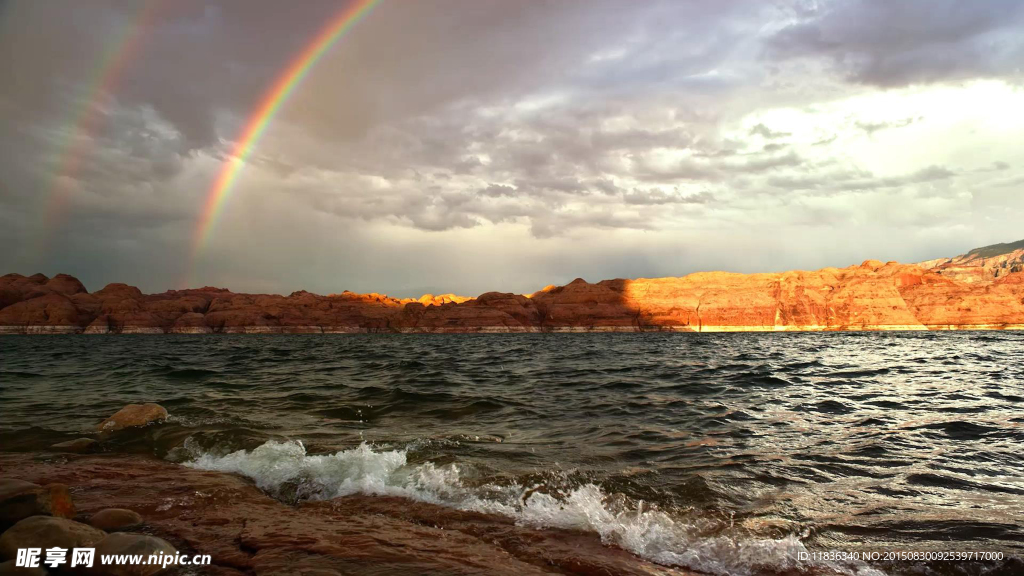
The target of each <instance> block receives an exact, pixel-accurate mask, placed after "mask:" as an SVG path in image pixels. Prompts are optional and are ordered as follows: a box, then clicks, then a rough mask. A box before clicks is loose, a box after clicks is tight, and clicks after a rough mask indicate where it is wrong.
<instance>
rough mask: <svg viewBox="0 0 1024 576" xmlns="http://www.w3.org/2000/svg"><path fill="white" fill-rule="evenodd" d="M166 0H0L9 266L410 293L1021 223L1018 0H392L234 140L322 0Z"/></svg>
mask: <svg viewBox="0 0 1024 576" xmlns="http://www.w3.org/2000/svg"><path fill="white" fill-rule="evenodd" d="M157 4H159V2H158V3H157ZM161 6H162V8H161V9H157V10H154V11H151V12H149V11H141V12H136V11H135V7H133V6H128V5H125V4H124V3H119V2H109V3H107V2H100V3H99V4H93V5H91V6H89V7H86V6H84V5H82V4H81V3H78V2H47V3H39V2H31V1H29V0H15V1H13V2H9V3H7V4H5V5H4V8H2V9H0V50H3V52H4V53H5V54H11V55H14V57H13V58H9V59H5V61H4V62H3V63H2V64H0V74H3V75H4V77H9V78H17V79H18V82H17V83H16V84H13V85H12V86H11V87H9V89H8V90H5V91H4V93H3V95H2V96H0V117H2V119H3V120H4V122H3V123H2V125H3V126H4V128H3V129H2V131H0V145H2V146H3V147H4V150H6V151H8V152H9V153H7V154H4V155H2V157H0V242H3V243H4V245H5V246H10V247H12V249H11V250H8V251H4V252H3V253H2V254H0V270H2V271H8V270H16V271H20V272H22V273H26V274H31V273H34V272H36V271H41V272H45V273H47V274H48V275H53V274H54V273H56V272H59V271H63V272H68V273H72V274H74V275H76V276H77V277H79V278H81V279H82V280H83V281H84V282H85V283H86V284H88V285H90V286H102V285H104V284H106V283H107V282H109V281H111V280H113V279H116V280H119V281H127V282H129V283H132V284H137V285H140V286H141V287H142V288H144V289H146V290H150V291H152V290H162V289H164V288H165V287H167V286H174V285H178V283H179V282H178V281H179V279H180V278H181V277H182V275H183V273H184V272H186V271H187V272H188V273H189V274H191V276H192V278H193V281H192V283H193V284H195V285H203V284H219V285H228V286H230V287H232V288H233V289H235V290H248V291H271V292H283V293H289V292H291V291H293V290H296V289H300V288H302V289H309V290H312V291H316V292H319V293H332V292H340V291H342V290H344V289H351V290H354V291H358V292H387V293H389V294H392V295H395V296H399V297H410V296H412V297H418V296H419V295H420V294H423V293H428V292H429V293H433V294H443V293H449V292H454V293H460V294H479V293H481V292H484V291H487V290H494V289H500V290H511V291H516V292H531V291H533V290H535V289H536V287H537V286H542V285H545V284H548V283H552V282H554V283H556V284H564V283H566V282H568V281H570V280H571V279H572V278H574V277H578V276H582V277H586V278H589V279H592V280H596V279H600V278H615V277H659V276H680V275H683V274H686V273H689V272H693V271H697V270H730V271H742V272H757V271H779V270H787V269H816V268H820V267H823V266H827V265H837V266H845V265H848V264H852V263H855V262H860V261H861V260H863V259H864V258H867V257H874V258H878V259H880V260H882V261H888V260H899V261H904V262H912V261H919V260H925V259H929V258H934V257H938V256H942V255H949V254H958V253H962V252H963V251H964V249H966V248H968V247H970V246H980V245H985V244H989V243H994V242H998V241H1006V240H1008V239H1016V238H1017V236H1019V222H1020V221H1021V216H1024V196H1021V195H1020V194H1017V193H1016V190H1018V189H1019V186H1020V184H1021V183H1022V182H1024V172H1022V170H1024V169H1022V168H1021V167H1020V166H1019V165H1018V164H1019V162H1017V161H1016V158H1017V156H1018V154H1017V153H1016V149H1017V147H1018V143H1017V142H1016V140H1017V138H1016V137H1017V135H1019V134H1020V133H1021V129H1022V128H1024V126H1022V124H1024V115H1022V114H1021V113H1020V110H1022V109H1024V91H1022V89H1021V79H1022V77H1021V70H1020V62H1021V59H1020V54H1022V53H1024V45H1022V42H1024V41H1022V40H1021V36H1020V35H1019V33H1018V31H1019V29H1020V25H1021V24H1022V23H1024V8H1022V7H1021V6H1020V5H1018V4H1017V3H986V2H980V3H974V4H971V5H969V6H967V5H962V4H957V5H956V7H954V5H953V4H947V3H942V2H940V3H939V5H938V6H937V5H936V4H935V3H934V2H929V1H925V0H918V1H908V2H901V3H898V4H894V3H886V2H872V1H868V0H863V1H833V2H805V1H801V0H794V1H792V2H788V1H787V2H782V3H770V4H769V3H763V2H754V1H752V0H740V1H738V2H729V3H679V2H657V1H653V0H652V1H650V2H646V1H645V2H637V3H629V4H628V5H627V4H623V3H621V2H611V1H609V2H604V1H597V2H574V1H570V2H563V3H558V4H557V5H536V6H531V7H529V8H528V9H523V8H522V7H520V6H513V5H511V4H509V3H506V2H500V1H484V2H474V3H472V5H471V6H470V5H467V4H466V3H463V2H458V1H447V0H436V1H431V2H421V3H416V5H415V6H412V7H410V6H402V5H400V4H399V3H389V2H386V1H385V2H381V3H380V5H379V6H377V7H376V8H375V9H374V10H373V11H372V12H371V13H369V14H368V15H367V16H366V17H365V18H364V19H363V20H361V21H360V23H359V24H358V26H356V27H354V28H353V29H352V30H351V31H350V32H348V33H347V35H346V36H345V37H344V38H343V39H342V40H339V41H338V42H337V43H336V44H335V45H333V46H332V47H331V49H330V50H329V51H328V52H327V53H326V55H325V56H324V57H323V58H322V59H320V60H319V61H317V62H316V65H315V66H313V67H311V68H310V70H309V73H308V74H307V75H306V76H305V77H304V80H302V81H301V82H299V83H297V84H296V86H295V89H294V91H292V92H291V95H290V97H289V98H287V99H285V100H283V101H282V104H281V106H280V108H279V109H278V111H277V112H276V113H275V115H273V117H272V118H269V119H268V123H267V125H266V129H265V131H264V132H263V133H262V138H261V139H260V140H259V142H258V146H256V147H255V148H254V149H253V150H252V151H251V153H247V154H246V159H245V161H244V162H242V161H241V160H239V159H238V157H237V156H235V155H234V154H235V152H233V151H235V150H236V148H237V144H238V142H239V141H240V139H242V138H243V137H244V133H245V130H244V128H245V127H246V126H250V125H252V122H251V121H252V119H253V117H254V114H255V113H256V110H257V109H258V108H259V105H260V103H261V102H262V99H263V98H264V96H265V95H266V93H267V91H268V89H269V88H270V87H271V86H273V85H274V82H275V81H278V80H279V79H280V78H281V76H282V72H283V71H284V70H286V69H287V68H288V65H289V63H291V62H292V61H293V60H294V58H295V55H296V54H298V53H300V52H301V51H302V50H303V49H304V48H305V47H307V46H308V45H309V43H310V41H311V40H312V39H313V38H314V37H315V36H316V34H317V31H318V30H319V29H320V28H321V27H322V26H323V24H324V22H325V21H327V20H328V19H329V17H330V16H331V15H332V14H333V13H334V12H335V11H336V10H337V9H338V5H337V3H335V2H327V1H320V0H314V1H311V2H307V3H305V4H304V5H303V6H302V7H300V8H297V9H295V10H290V11H288V13H287V14H282V11H281V9H280V6H279V4H278V3H276V2H269V1H264V0H257V1H253V2H247V3H245V6H244V7H242V6H241V5H235V4H234V3H218V2H210V3H202V4H199V3H195V4H193V3H191V2H178V3H170V2H167V3H165V4H163V5H161ZM954 8H955V9H954ZM453 30H459V31H467V32H466V33H458V34H454V33H452V31H453ZM28 31H32V32H31V33H30V32H28ZM257 38H258V39H259V40H258V41H255V40H254V39H257ZM103 70H116V74H113V73H111V74H107V73H100V72H101V71H103ZM99 80H102V82H100V81H99ZM83 110H88V111H89V112H88V114H86V115H85V116H82V114H81V113H82V111H83ZM80 116H81V117H83V118H88V121H78V120H76V119H77V118H79V117H80ZM68 146H70V147H71V149H73V150H77V151H80V152H81V154H77V155H75V156H74V157H75V161H74V162H62V161H58V160H60V158H62V157H64V156H62V155H63V154H64V152H63V150H65V149H66V148H67V147H68ZM226 163H228V164H231V163H236V164H237V165H238V167H239V170H238V173H237V178H235V179H234V180H233V188H232V193H231V195H230V197H229V198H227V199H226V200H225V201H224V202H223V206H221V207H220V209H219V210H220V211H219V216H218V219H217V222H216V226H214V227H212V228H211V231H210V233H209V234H208V235H207V236H206V238H205V246H204V249H203V250H202V252H201V254H199V256H198V257H194V254H193V252H194V248H193V244H194V238H195V237H196V236H197V234H196V229H197V228H198V227H200V221H201V220H202V214H203V206H204V202H206V201H207V200H208V198H209V196H210V190H211V188H212V187H214V186H215V184H216V182H217V180H218V175H220V174H223V173H224V167H225V164H226ZM55 182H57V183H60V187H59V188H60V189H61V190H66V192H67V193H66V196H67V197H66V198H65V199H64V200H65V201H64V203H63V208H62V209H61V211H60V217H59V218H49V219H47V217H46V212H47V209H48V208H47V206H48V204H49V203H50V199H49V197H50V196H52V190H53V189H54V186H55V185H54V183H55ZM44 222H48V223H46V224H44ZM269 271H272V272H269Z"/></svg>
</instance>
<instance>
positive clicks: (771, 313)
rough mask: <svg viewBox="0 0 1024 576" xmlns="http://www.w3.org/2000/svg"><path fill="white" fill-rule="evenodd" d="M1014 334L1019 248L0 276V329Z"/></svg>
mask: <svg viewBox="0 0 1024 576" xmlns="http://www.w3.org/2000/svg"><path fill="white" fill-rule="evenodd" d="M1021 328H1024V241H1021V242H1017V243H1014V244H999V245H995V246H987V247H985V248H979V249H976V250H972V251H971V252H968V253H967V254H964V255H962V256H957V257H955V258H948V259H940V260H932V261H929V262H922V263H920V264H899V263H897V262H888V263H885V264H883V263H882V262H878V261H875V260H868V261H866V262H864V263H863V264H861V265H859V266H850V267H847V268H824V269H821V270H816V271H791V272H783V273H767V274H736V273H729V272H700V273H696V274H690V275H689V276H684V277H681V278H639V279H636V280H623V279H618V280H604V281H602V282H598V283H596V284H591V283H589V282H586V281H585V280H582V279H576V280H574V281H572V282H570V283H569V284H567V285H565V286H548V287H547V288H544V289H543V290H540V291H539V292H536V293H534V294H531V295H520V294H509V293H500V292H488V293H486V294H482V295H480V296H478V297H476V298H465V297H461V296H455V295H453V294H446V295H442V296H433V295H430V294H428V295H425V296H423V297H422V298H419V299H397V298H391V297H389V296H386V295H383V294H355V293H352V292H347V291H346V292H342V293H341V294H331V295H328V296H321V295H318V294H312V293H310V292H305V291H299V292H294V293H292V294H290V295H288V296H280V295H274V294H236V293H233V292H231V291H229V290H225V289H222V288H210V287H206V288H198V289H190V290H172V291H168V292H164V293H162V294H143V293H142V292H141V291H140V290H139V289H138V288H135V287H133V286H127V285H125V284H109V285H107V286H106V287H104V288H103V289H102V290H98V291H96V292H92V293H90V292H88V291H87V290H86V289H85V287H84V286H83V285H82V283H81V282H79V281H78V280H77V279H75V278H74V277H71V276H68V275H66V274H58V275H57V276H54V277H53V278H47V277H46V276H44V275H42V274H36V275H33V276H27V277H26V276H22V275H20V274H8V275H6V276H3V277H0V333H9V334H10V333H14V334H36V333H39V334H42V333H86V334H107V333H126V334H127V333H153V334H163V333H182V334H205V333H328V332H427V333H447V332H574V331H581V332H589V331H608V332H612V331H622V332H633V331H647V330H651V331H657V330H676V331H692V332H715V331H717V332H721V331H737V332H738V331H788V330H926V329H932V330H953V329H1021Z"/></svg>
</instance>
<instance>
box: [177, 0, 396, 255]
mask: <svg viewBox="0 0 1024 576" xmlns="http://www.w3.org/2000/svg"><path fill="white" fill-rule="evenodd" d="M379 2H380V0H355V1H353V2H351V3H350V4H348V5H347V6H346V7H345V8H343V9H342V10H341V11H340V12H339V13H338V14H337V15H336V16H334V17H333V18H332V19H331V20H330V21H329V22H328V23H327V25H326V26H325V27H324V28H322V29H321V30H320V32H318V33H317V35H316V37H314V38H313V40H312V41H311V42H310V43H309V44H308V45H306V47H305V48H303V50H302V52H300V53H299V54H298V55H297V56H296V57H295V58H294V59H293V60H292V61H291V62H290V63H289V64H288V67H287V68H286V69H285V71H284V72H283V73H282V74H281V75H280V76H278V77H277V80H275V81H274V83H273V84H272V85H271V86H270V89H269V90H267V92H266V93H265V94H264V95H263V98H262V99H261V100H260V103H259V106H257V108H256V110H255V111H254V112H253V113H252V114H251V115H250V116H249V119H248V120H247V121H246V123H245V128H244V130H242V133H241V135H240V136H239V138H238V140H237V141H236V142H235V146H234V148H233V149H232V151H231V155H230V157H229V158H228V159H227V160H225V161H224V163H223V165H222V167H221V170H220V173H219V174H218V176H217V180H216V181H215V182H214V184H213V186H212V187H211V188H210V191H209V193H208V194H207V196H206V201H205V202H204V203H203V210H202V212H201V213H200V216H199V222H198V224H197V226H196V229H195V236H194V237H193V242H192V255H191V256H192V264H194V263H195V261H196V260H197V259H198V257H199V254H200V253H201V252H202V250H203V248H204V247H205V246H206V243H207V241H208V240H209V237H210V233H211V232H212V230H213V228H214V226H215V225H216V223H217V219H218V218H219V217H220V214H221V212H222V211H223V210H224V204H225V203H226V202H227V200H228V198H229V197H230V196H231V192H232V189H233V188H234V184H235V182H236V180H237V179H238V175H239V173H241V171H242V168H243V167H244V166H245V161H246V159H247V158H248V157H249V155H250V154H252V152H253V150H254V149H255V148H256V145H257V144H258V143H259V141H260V138H261V137H262V136H263V132H264V131H265V130H266V129H267V126H268V125H269V124H270V121H271V120H273V119H274V116H275V115H276V114H277V112H278V110H280V108H281V105H282V104H284V102H285V101H286V100H288V97H289V96H291V94H292V92H293V91H294V90H295V87H296V86H298V85H299V83H301V82H302V80H303V78H305V77H306V75H307V74H308V73H309V71H310V69H312V68H313V66H314V65H315V64H316V63H317V61H318V60H320V58H321V57H322V56H323V55H324V54H325V53H327V51H328V50H329V49H330V48H331V46H332V45H334V43H335V42H337V41H338V40H340V39H341V38H342V36H344V35H345V33H346V32H348V31H349V30H351V29H352V27H353V26H355V25H356V23H358V22H359V20H361V19H362V17H363V16H366V14H367V13H369V12H370V10H371V9H373V7H374V6H376V5H377V4H378V3H379ZM189 272H190V273H191V270H190V271H189Z"/></svg>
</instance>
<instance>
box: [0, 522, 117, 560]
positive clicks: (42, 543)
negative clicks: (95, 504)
mask: <svg viewBox="0 0 1024 576" xmlns="http://www.w3.org/2000/svg"><path fill="white" fill-rule="evenodd" d="M106 537H107V533H106V532H104V531H102V530H97V529H96V528H93V527H92V526H89V525H88V524H82V523H81V522H75V521H74V520H68V519H67V518H54V517H53V516H30V517H28V518H25V519H24V520H22V521H20V522H18V523H17V524H15V525H14V526H12V527H10V528H8V529H7V531H6V532H4V533H3V536H0V559H6V560H11V559H14V558H16V557H17V554H18V549H19V548H42V549H46V548H53V547H54V546H56V547H58V548H66V549H68V550H70V549H72V548H90V547H93V546H96V545H97V544H99V543H100V541H102V540H103V539H104V538H106ZM97 555H98V553H97Z"/></svg>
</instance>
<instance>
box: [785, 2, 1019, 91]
mask: <svg viewBox="0 0 1024 576" xmlns="http://www.w3.org/2000/svg"><path fill="white" fill-rule="evenodd" d="M802 16H803V17H802V18H800V19H799V21H798V22H796V23H793V24H789V25H787V26H785V27H783V28H782V29H780V30H779V31H778V32H776V33H774V34H773V35H771V36H770V37H769V38H768V39H767V40H766V54H767V55H768V56H769V57H770V58H772V59H776V60H786V59H791V58H801V57H821V58H827V59H829V60H830V61H831V62H832V63H833V65H834V66H835V68H836V69H837V70H838V71H839V72H840V73H842V74H843V75H845V76H846V77H847V78H848V79H849V80H851V81H854V82H859V83H863V84H871V85H876V86H885V87H891V86H903V85H906V84H912V83H919V82H924V83H926V82H937V81H944V80H959V79H964V78H976V77H990V76H1004V75H1019V74H1020V72H1021V70H1020V67H1021V62H1022V59H1021V58H1022V57H1024V39H1022V37H1021V35H1020V33H1019V31H1020V26H1021V24H1022V22H1024V3H1021V2H1019V1H1017V0H901V1H897V2H892V1H890V0H850V1H829V2H824V3H822V4H821V7H820V8H818V9H813V10H808V11H804V12H803V14H802Z"/></svg>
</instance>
